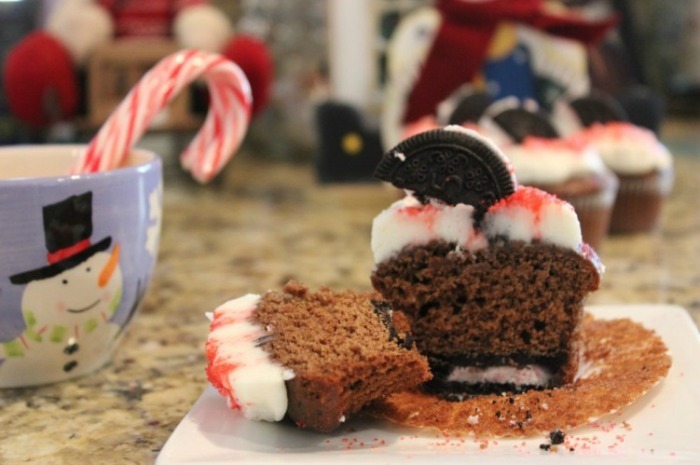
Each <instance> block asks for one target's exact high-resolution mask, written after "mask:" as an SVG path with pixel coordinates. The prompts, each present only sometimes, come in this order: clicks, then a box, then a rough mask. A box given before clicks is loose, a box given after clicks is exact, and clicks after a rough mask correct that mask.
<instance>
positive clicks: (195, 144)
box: [73, 50, 252, 182]
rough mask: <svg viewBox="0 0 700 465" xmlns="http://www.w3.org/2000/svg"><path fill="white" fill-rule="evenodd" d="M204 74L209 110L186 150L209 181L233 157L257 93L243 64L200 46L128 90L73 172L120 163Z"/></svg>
mask: <svg viewBox="0 0 700 465" xmlns="http://www.w3.org/2000/svg"><path fill="white" fill-rule="evenodd" d="M199 78H204V80H205V81H206V83H207V86H208V88H209V96H210V103H209V112H208V114H207V117H206V120H205V122H204V125H203V126H202V128H201V129H200V130H199V132H198V133H197V135H196V136H195V138H194V139H193V140H192V142H191V143H190V144H189V145H188V147H187V148H186V149H185V151H184V152H183V153H182V156H181V163H182V166H183V167H184V168H185V169H187V170H189V171H190V172H191V173H192V176H193V177H194V178H195V179H197V180H198V181H200V182H206V181H209V180H210V179H211V178H213V177H214V176H215V175H216V173H218V172H219V171H220V170H221V168H223V167H224V165H225V164H226V163H227V162H228V161H229V160H230V159H231V157H232V156H233V155H234V153H235V151H236V149H238V147H239V146H240V144H241V142H242V141H243V138H244V136H245V134H246V131H247V130H248V124H249V122H250V114H251V105H252V94H251V90H250V84H249V82H248V79H247V78H246V76H245V74H244V73H243V71H241V69H240V68H239V67H238V65H236V64H235V63H233V62H232V61H230V60H228V59H227V58H225V57H223V56H221V55H218V54H213V53H208V52H202V51H199V50H184V51H180V52H177V53H174V54H172V55H169V56H167V57H165V58H164V59H162V60H161V61H160V62H158V63H157V64H156V65H155V66H154V67H153V68H152V69H151V70H149V71H148V72H147V73H146V74H145V75H144V76H143V77H142V78H141V80H140V81H139V82H138V83H137V84H136V86H134V88H133V89H132V90H131V92H129V94H128V95H127V96H126V98H125V99H124V100H123V101H122V102H121V104H120V105H119V106H118V107H117V108H116V109H115V110H114V112H113V113H112V115H111V116H110V117H109V119H108V120H107V121H106V122H105V124H104V125H103V126H102V128H100V130H99V132H98V133H97V134H96V135H95V137H94V138H93V140H92V141H91V142H90V145H89V146H88V148H87V150H86V151H85V152H84V153H83V154H82V155H81V157H80V159H79V160H78V162H77V163H76V165H75V166H74V167H73V173H76V174H77V173H94V172H99V171H107V170H111V169H115V168H118V167H119V166H121V165H122V163H123V162H124V159H125V158H126V156H127V154H128V153H129V151H130V150H131V148H132V147H133V146H134V144H135V143H136V142H137V141H138V140H139V139H140V138H141V136H142V135H143V134H144V132H146V130H147V129H148V126H149V125H150V123H151V121H152V120H153V118H154V117H155V115H156V114H158V112H159V111H161V110H162V109H163V108H165V106H166V105H167V103H168V102H169V101H170V100H171V99H172V98H173V97H174V96H176V95H177V94H178V93H179V92H180V91H181V90H182V89H184V88H185V87H186V86H188V85H189V84H190V83H192V82H193V81H195V80H196V79H199Z"/></svg>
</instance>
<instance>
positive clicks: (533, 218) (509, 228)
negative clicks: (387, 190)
mask: <svg viewBox="0 0 700 465" xmlns="http://www.w3.org/2000/svg"><path fill="white" fill-rule="evenodd" d="M473 213H474V208H473V207H472V206H470V205H464V204H459V205H455V206H450V205H446V204H444V203H442V202H438V201H434V202H431V203H427V204H425V205H423V204H421V203H420V202H419V201H418V200H416V199H415V198H414V197H413V196H411V195H407V196H406V197H405V198H403V199H401V200H398V201H396V202H394V203H393V204H392V205H391V206H390V207H389V208H387V209H386V210H384V211H382V212H381V213H380V214H379V215H377V217H375V219H374V222H373V223H372V239H371V245H372V252H373V253H374V259H375V263H380V262H382V261H384V260H387V259H389V258H391V257H393V256H394V255H395V254H397V253H398V252H400V251H401V250H402V249H403V248H404V247H407V246H419V245H425V244H427V243H429V242H431V241H433V240H440V239H442V240H445V241H447V242H451V243H455V244H456V250H460V249H461V250H468V251H472V252H473V251H476V250H479V249H481V248H484V247H487V246H488V240H489V239H493V238H496V237H499V236H503V237H505V238H506V239H509V240H522V241H525V242H532V241H535V240H538V241H542V242H546V243H550V244H555V245H558V246H561V247H567V248H571V249H573V250H575V251H577V252H579V253H581V252H582V248H583V242H582V236H581V225H580V223H579V221H578V217H577V216H576V213H575V211H574V209H573V207H572V206H571V205H570V204H568V203H566V202H564V201H562V200H560V199H558V198H556V197H554V196H552V195H550V194H547V193H545V192H543V191H541V190H539V189H535V188H532V187H520V188H519V189H518V190H517V191H516V193H515V194H513V195H511V196H509V197H507V198H506V199H503V200H501V201H500V202H498V203H496V204H495V205H492V206H491V208H489V210H488V211H487V212H486V214H485V215H484V218H483V222H482V226H481V228H480V229H476V228H474V222H473V218H472V216H473Z"/></svg>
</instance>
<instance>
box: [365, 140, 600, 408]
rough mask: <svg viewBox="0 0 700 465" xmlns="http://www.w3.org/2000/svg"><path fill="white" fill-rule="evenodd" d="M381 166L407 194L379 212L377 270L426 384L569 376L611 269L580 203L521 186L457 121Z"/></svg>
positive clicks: (522, 386) (517, 384) (459, 391)
mask: <svg viewBox="0 0 700 465" xmlns="http://www.w3.org/2000/svg"><path fill="white" fill-rule="evenodd" d="M455 158H457V159H459V160H461V161H460V162H459V163H457V162H455V161H454V159H455ZM411 173H414V174H413V175H411ZM376 174H377V176H378V177H380V178H381V179H384V180H386V181H389V182H393V183H394V184H395V185H396V186H397V187H401V188H404V189H407V196H406V197H405V198H404V199H402V200H399V201H397V202H395V203H394V204H393V205H391V206H390V207H389V208H388V209H386V210H385V211H383V212H381V213H380V214H379V215H378V216H377V217H376V218H375V219H374V222H373V227H372V249H373V252H374V256H375V268H374V270H373V272H372V276H371V279H372V283H373V285H374V287H375V289H376V290H377V291H379V292H380V293H381V294H382V295H383V296H384V298H385V299H387V300H388V301H389V302H391V304H392V306H393V307H394V308H395V309H396V310H401V311H402V312H404V313H405V314H406V316H407V317H408V319H409V321H410V324H411V332H412V334H413V336H414V338H415V340H416V345H417V347H418V349H419V351H420V352H421V353H423V354H424V355H426V356H428V359H429V361H430V366H431V369H432V371H433V375H434V379H433V381H431V383H430V385H429V386H428V387H429V388H430V389H433V390H435V391H438V392H440V393H442V394H444V395H445V396H448V397H450V396H453V397H456V398H462V397H463V396H464V395H470V394H478V393H484V392H501V391H515V392H519V391H523V390H526V389H530V388H541V389H543V388H549V387H553V386H558V385H562V384H565V383H568V382H570V381H571V380H572V379H573V377H574V375H575V373H576V370H577V365H578V358H579V353H578V347H579V337H580V335H579V332H580V326H581V321H582V317H583V303H584V300H585V297H586V296H587V294H588V293H590V292H592V291H594V290H596V289H597V288H598V285H599V281H600V275H601V273H602V265H601V264H600V262H599V260H598V257H597V255H596V254H595V252H594V251H593V250H592V249H591V248H590V247H589V246H588V245H587V244H585V243H584V242H583V240H582V236H581V228H580V224H579V221H578V218H577V216H576V213H575V211H574V209H573V208H572V206H571V205H570V204H568V203H566V202H564V201H562V200H560V199H558V198H556V197H555V196H553V195H550V194H548V193H545V192H544V191H541V190H539V189H536V188H533V187H524V186H518V182H517V180H516V178H515V176H514V174H513V170H512V167H511V166H510V164H509V163H508V160H507V158H506V157H505V156H504V155H503V153H502V152H501V151H500V150H499V149H498V148H497V147H496V146H495V145H493V144H492V143H491V142H490V141H488V140H487V139H485V138H483V137H482V136H479V135H478V134H477V133H475V132H473V131H469V130H465V129H463V128H461V127H457V126H448V127H447V128H445V129H439V130H435V131H431V132H427V133H423V134H420V135H418V136H415V137H414V138H411V139H408V140H406V141H404V142H402V143H401V144H399V145H398V146H397V147H396V148H394V149H392V150H390V151H389V152H387V154H386V155H385V156H384V158H383V160H382V161H381V162H380V164H379V166H378V169H377V173H376Z"/></svg>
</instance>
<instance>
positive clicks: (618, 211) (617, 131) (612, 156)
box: [576, 122, 673, 234]
mask: <svg viewBox="0 0 700 465" xmlns="http://www.w3.org/2000/svg"><path fill="white" fill-rule="evenodd" d="M576 137H577V138H578V139H580V140H583V141H586V142H588V143H591V144H592V145H594V146H595V147H596V148H597V149H598V151H599V152H600V156H601V158H602V159H603V162H604V163H605V165H606V166H607V167H608V168H609V169H610V170H612V171H613V172H614V173H615V174H616V175H617V177H618V179H619V184H620V186H619V190H618V193H617V197H616V200H615V205H614V208H613V214H612V218H611V223H610V232H611V233H617V234H624V233H642V232H650V231H653V230H655V229H656V228H658V226H659V220H660V217H661V210H662V207H663V204H664V201H665V198H666V196H667V195H668V194H669V193H670V191H671V188H672V186H673V160H672V157H671V154H670V153H669V151H668V150H667V149H666V147H665V146H664V145H663V144H662V143H661V142H660V141H659V140H658V139H657V138H656V136H655V135H654V133H653V132H652V131H650V130H648V129H644V128H642V127H639V126H635V125H633V124H630V123H624V122H609V123H605V124H595V125H593V126H591V127H589V128H588V129H586V130H585V131H583V132H582V133H580V134H579V135H577V136H576Z"/></svg>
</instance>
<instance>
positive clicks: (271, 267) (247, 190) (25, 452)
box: [0, 124, 700, 464]
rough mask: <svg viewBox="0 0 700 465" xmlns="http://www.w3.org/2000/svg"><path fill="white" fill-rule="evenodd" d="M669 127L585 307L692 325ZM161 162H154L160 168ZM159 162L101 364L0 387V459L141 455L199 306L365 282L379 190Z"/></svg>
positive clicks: (699, 237)
mask: <svg viewBox="0 0 700 465" xmlns="http://www.w3.org/2000/svg"><path fill="white" fill-rule="evenodd" d="M693 128H694V126H692V125H689V124H676V125H669V126H668V127H667V128H665V132H664V136H665V138H667V140H669V141H670V142H671V146H672V148H673V149H674V154H675V155H676V157H675V162H676V172H677V178H676V184H675V188H674V191H673V193H672V195H671V197H670V198H669V201H668V203H667V206H666V209H665V211H664V218H663V226H662V228H661V230H660V231H659V232H657V233H654V234H650V235H639V236H624V237H612V238H609V239H608V240H607V241H606V242H605V244H604V245H603V248H602V252H601V256H602V260H603V262H604V263H605V264H606V266H607V273H606V275H605V277H604V280H603V284H602V288H601V289H600V291H598V292H597V293H596V294H595V295H594V296H593V297H592V298H591V303H594V304H602V303H606V304H608V303H611V304H623V303H624V304H632V303H652V304H653V303H673V304H678V305H681V306H683V307H685V308H687V309H688V310H689V311H690V313H691V314H692V317H693V319H694V321H695V323H696V324H699V325H700V267H698V264H697V263H698V258H699V257H700V208H698V206H697V204H698V199H700V153H697V152H696V151H697V147H700V135H699V134H697V132H693V131H694V129H693ZM166 165H168V163H166ZM170 165H171V166H169V167H168V169H167V170H166V178H165V193H164V207H165V212H164V222H163V231H162V238H161V250H160V257H159V262H158V265H157V268H156V274H155V277H154V281H153V283H152V284H151V287H150V289H149V292H148V294H147V298H146V301H145V303H144V307H143V309H142V311H141V313H140V314H139V315H138V316H137V317H136V318H135V319H134V321H133V323H132V325H131V327H130V328H129V330H128V332H127V334H126V337H125V338H124V340H123V341H122V343H121V345H120V347H119V348H118V350H117V353H116V355H115V358H114V361H113V362H112V363H111V364H110V365H108V366H107V367H105V368H104V369H102V370H100V371H99V372H97V373H95V374H92V375H89V376H85V377H83V378H80V379H77V380H74V381H70V382H65V383H60V384H55V385H49V386H44V387H37V388H26V389H6V390H0V464H15V463H51V464H62V463H85V462H86V460H87V461H88V462H89V463H139V464H141V463H153V461H154V460H155V457H156V456H157V454H158V452H159V450H160V449H161V448H162V447H163V445H164V443H165V441H166V440H167V438H168V436H169V435H170V434H171V433H172V431H173V429H174V428H175V426H176V425H177V424H178V422H179V421H180V420H181V419H182V417H183V416H184V415H185V414H186V413H187V411H188V410H189V408H190V407H191V406H192V404H193V403H194V401H195V400H196V399H197V397H198V396H199V395H200V394H201V393H202V391H203V389H204V388H205V387H206V385H207V383H206V379H205V375H204V366H205V359H204V351H203V345H204V341H205V340H206V335H207V331H208V323H207V320H206V319H205V318H204V312H206V311H210V310H212V309H213V308H215V307H216V306H217V305H218V304H220V303H222V302H224V301H225V300H228V299H230V298H232V297H237V296H239V295H242V294H245V293H248V292H264V291H265V290H267V289H270V288H279V287H280V286H281V285H282V284H283V283H285V282H286V281H287V280H289V279H290V278H295V279H298V280H300V281H302V282H305V283H307V284H308V285H310V286H311V287H318V286H323V285H326V286H331V287H335V288H355V289H360V290H365V289H369V288H370V283H369V272H370V270H371V268H372V265H373V260H372V256H371V251H370V248H369V233H370V223H371V220H372V218H373V217H374V215H376V214H377V213H378V212H379V211H380V210H381V209H383V208H384V207H386V206H387V205H388V204H389V203H390V202H391V201H393V200H394V199H395V196H396V192H395V191H393V190H391V189H388V188H386V187H385V186H382V185H378V184H374V185H367V184H365V185H335V186H320V185H318V184H316V183H315V181H314V172H313V168H312V167H311V166H310V165H305V164H285V163H281V162H272V161H263V160H260V157H255V156H253V155H251V154H246V153H241V154H240V155H239V156H238V157H237V158H236V159H235V160H234V161H233V162H232V163H231V165H230V166H229V167H228V168H227V170H226V171H225V172H224V174H223V175H222V176H221V177H220V178H219V179H218V180H217V182H215V183H214V184H213V185H208V186H204V187H203V186H198V185H195V184H194V183H193V182H192V181H189V179H188V178H186V176H185V175H184V174H182V173H180V172H179V170H178V169H177V168H176V167H175V166H174V165H175V163H174V162H172V163H170Z"/></svg>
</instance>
